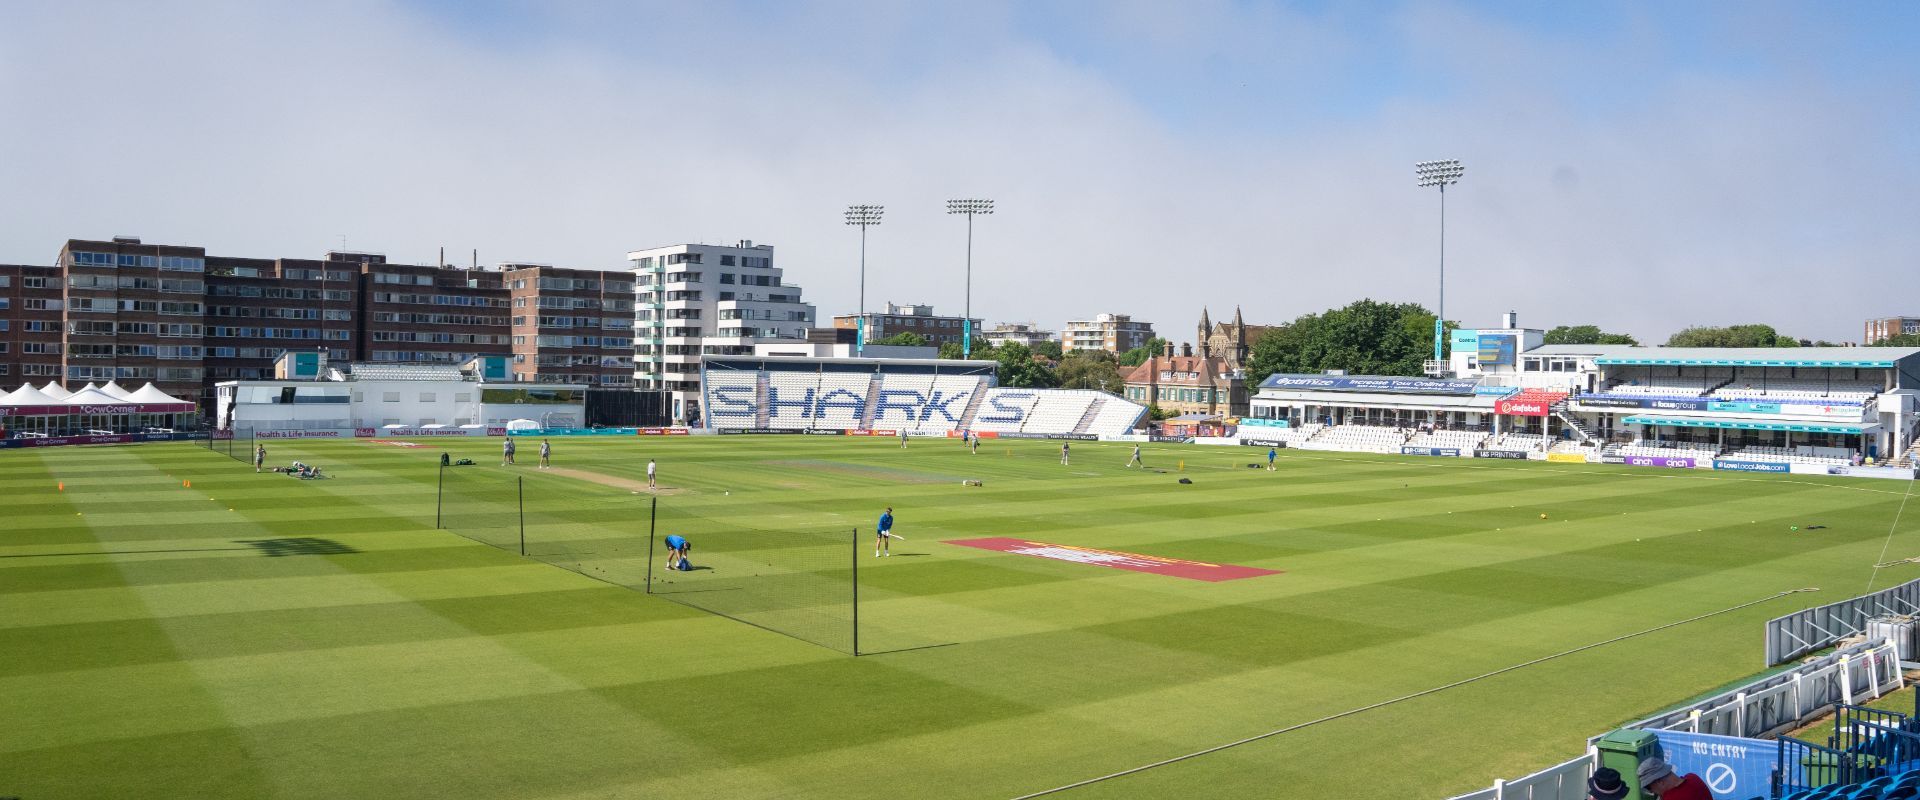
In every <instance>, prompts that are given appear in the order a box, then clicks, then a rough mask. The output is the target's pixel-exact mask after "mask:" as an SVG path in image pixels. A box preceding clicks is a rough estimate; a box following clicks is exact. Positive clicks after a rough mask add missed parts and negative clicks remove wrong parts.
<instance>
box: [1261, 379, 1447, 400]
mask: <svg viewBox="0 0 1920 800" xmlns="http://www.w3.org/2000/svg"><path fill="white" fill-rule="evenodd" d="M1477 385H1479V381H1474V380H1434V379H1431V378H1394V377H1386V376H1379V375H1272V376H1269V377H1268V378H1267V379H1266V380H1265V381H1262V382H1261V383H1260V388H1262V389H1304V390H1314V391H1322V392H1380V393H1386V394H1462V395H1466V394H1473V387H1475V386H1477Z"/></svg>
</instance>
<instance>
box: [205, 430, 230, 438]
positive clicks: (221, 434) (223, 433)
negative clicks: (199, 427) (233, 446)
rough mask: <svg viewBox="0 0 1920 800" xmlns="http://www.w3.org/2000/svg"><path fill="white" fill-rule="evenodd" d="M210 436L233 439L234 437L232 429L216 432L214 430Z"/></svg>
mask: <svg viewBox="0 0 1920 800" xmlns="http://www.w3.org/2000/svg"><path fill="white" fill-rule="evenodd" d="M210 438H214V439H231V438H233V431H230V430H228V431H214V432H213V433H212V434H210Z"/></svg>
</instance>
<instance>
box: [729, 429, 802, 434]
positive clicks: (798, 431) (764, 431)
mask: <svg viewBox="0 0 1920 800" xmlns="http://www.w3.org/2000/svg"><path fill="white" fill-rule="evenodd" d="M720 432H721V433H759V434H780V433H792V434H801V433H806V431H805V430H803V429H800V428H721V429H720Z"/></svg>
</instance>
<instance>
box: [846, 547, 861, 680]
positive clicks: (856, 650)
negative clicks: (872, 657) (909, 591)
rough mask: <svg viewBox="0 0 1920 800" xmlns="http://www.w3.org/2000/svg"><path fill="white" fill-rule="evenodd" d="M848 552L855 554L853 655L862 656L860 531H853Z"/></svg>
mask: <svg viewBox="0 0 1920 800" xmlns="http://www.w3.org/2000/svg"><path fill="white" fill-rule="evenodd" d="M849 544H851V545H852V546H851V547H848V548H847V552H849V553H852V554H853V654H854V655H855V656H859V655H860V529H859V528H854V529H853V536H852V537H851V539H850V541H849Z"/></svg>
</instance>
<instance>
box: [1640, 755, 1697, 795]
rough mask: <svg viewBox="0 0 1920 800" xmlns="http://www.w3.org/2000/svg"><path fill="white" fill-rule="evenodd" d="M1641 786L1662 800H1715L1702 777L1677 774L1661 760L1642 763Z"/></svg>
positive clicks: (1651, 759)
mask: <svg viewBox="0 0 1920 800" xmlns="http://www.w3.org/2000/svg"><path fill="white" fill-rule="evenodd" d="M1640 786H1641V788H1643V789H1646V791H1647V794H1650V795H1653V796H1655V797H1658V798H1660V800H1713V792H1711V791H1709V790H1708V789H1707V782H1706V781H1703V780H1701V779H1700V776H1698V775H1695V774H1693V773H1691V772H1689V773H1687V774H1686V775H1685V776H1681V775H1678V774H1675V773H1674V771H1673V767H1671V766H1669V765H1668V764H1667V762H1666V761H1664V760H1662V759H1659V758H1649V759H1647V760H1645V761H1642V762H1640Z"/></svg>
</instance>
